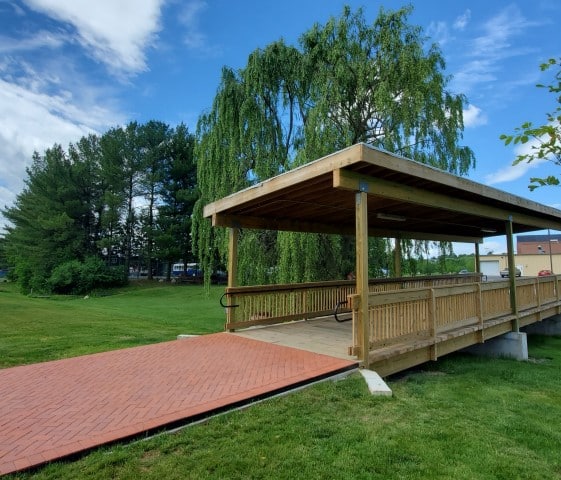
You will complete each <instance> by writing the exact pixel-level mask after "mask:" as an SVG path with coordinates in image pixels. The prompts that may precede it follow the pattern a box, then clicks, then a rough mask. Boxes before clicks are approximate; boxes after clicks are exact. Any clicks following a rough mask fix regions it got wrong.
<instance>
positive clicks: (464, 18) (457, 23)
mask: <svg viewBox="0 0 561 480" xmlns="http://www.w3.org/2000/svg"><path fill="white" fill-rule="evenodd" d="M470 18H471V10H469V9H467V10H466V11H465V12H464V13H462V14H461V15H460V16H459V17H458V18H456V20H454V24H453V27H454V29H455V30H464V29H465V28H466V26H467V24H468V23H469V20H470Z"/></svg>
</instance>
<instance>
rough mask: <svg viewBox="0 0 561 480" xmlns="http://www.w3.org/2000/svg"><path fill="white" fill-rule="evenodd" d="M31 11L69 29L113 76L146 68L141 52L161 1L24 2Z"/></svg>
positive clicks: (156, 25) (154, 25)
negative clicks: (56, 21)
mask: <svg viewBox="0 0 561 480" xmlns="http://www.w3.org/2000/svg"><path fill="white" fill-rule="evenodd" d="M24 1H25V3H26V4H27V5H28V6H29V7H30V8H32V9H34V10H36V11H39V12H42V13H44V14H46V15H48V16H50V17H52V18H54V19H56V20H59V21H61V22H65V23H67V24H70V25H72V26H73V27H74V28H75V29H76V32H77V41H78V42H79V43H80V44H81V45H82V46H83V47H84V49H85V50H86V51H88V52H90V53H91V55H92V56H93V57H94V58H95V59H96V60H98V61H100V62H102V63H104V64H106V65H108V66H109V67H110V69H112V70H113V71H114V72H116V73H125V74H127V73H136V72H140V71H143V70H145V69H146V68H147V66H146V58H145V49H146V48H147V47H148V46H150V45H151V43H152V42H153V41H154V39H155V35H156V33H157V32H158V30H159V28H160V10H161V7H162V5H163V2H164V0H118V1H115V0H97V1H95V2H86V1H77V0H24Z"/></svg>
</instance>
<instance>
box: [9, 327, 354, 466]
mask: <svg viewBox="0 0 561 480" xmlns="http://www.w3.org/2000/svg"><path fill="white" fill-rule="evenodd" d="M353 365H354V363H353V362H349V361H347V360H341V359H337V358H333V357H329V356H325V355H318V354H315V353H310V352H306V351H303V350H297V349H294V348H288V347H282V346H279V345H272V344H269V343H265V342H261V341H257V340H250V339H247V338H242V337H238V336H235V335H230V334H228V333H218V334H213V335H205V336H201V337H196V338H191V339H186V340H176V341H173V342H166V343H160V344H155V345H148V346H144V347H136V348H129V349H125V350H116V351H112V352H106V353H100V354H94V355H86V356H82V357H76V358H69V359H65V360H57V361H53V362H45V363H39V364H35V365H26V366H21V367H15V368H7V369H4V370H0V475H1V474H6V473H10V472H14V471H18V470H23V469H26V468H30V467H34V466H37V465H40V464H42V463H45V462H48V461H52V460H55V459H59V458H62V457H65V456H68V455H72V454H75V453H79V452H81V451H84V450H87V449H90V448H93V447H96V446H99V445H102V444H105V443H109V442H112V441H115V440H119V439H123V438H127V437H129V436H133V435H138V434H141V433H143V432H146V431H151V430H154V429H157V428H159V427H163V426H165V425H168V426H169V425H173V424H174V423H177V422H180V421H189V419H191V420H192V419H194V418H197V417H198V416H200V415H205V414H210V413H212V412H216V411H217V410H220V409H225V408H228V407H232V406H236V405H239V404H242V403H244V402H248V401H251V400H252V399H255V398H256V397H257V398H259V397H262V396H266V395H267V394H273V393H275V392H278V391H281V390H283V389H286V388H290V387H291V386H296V385H299V384H303V383H307V382H310V381H313V379H318V378H321V377H323V376H328V375H330V374H334V373H337V372H340V371H345V370H348V369H350V368H352V367H353Z"/></svg>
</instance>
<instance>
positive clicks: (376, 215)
mask: <svg viewBox="0 0 561 480" xmlns="http://www.w3.org/2000/svg"><path fill="white" fill-rule="evenodd" d="M360 191H362V192H367V193H368V227H369V234H370V235H371V236H387V237H403V238H415V239H421V240H422V239H428V240H447V241H465V242H479V241H481V240H482V238H484V237H490V236H496V235H501V234H506V232H507V223H508V221H509V219H512V228H513V233H525V232H531V231H535V230H542V229H546V228H551V229H554V230H561V211H559V210H557V209H554V208H551V207H547V206H545V205H541V204H539V203H536V202H532V201H530V200H527V199H525V198H522V197H518V196H516V195H512V194H509V193H507V192H504V191H501V190H498V189H495V188H491V187H488V186H486V185H482V184H480V183H476V182H474V181H471V180H468V179H467V178H463V177H458V176H456V175H453V174H450V173H447V172H445V171H442V170H439V169H436V168H433V167H430V166H427V165H425V164H422V163H419V162H416V161H413V160H409V159H407V158H404V157H401V156H397V155H394V154H391V153H388V152H385V151H383V150H379V149H376V148H373V147H371V146H368V145H366V144H357V145H353V146H352V147H349V148H346V149H344V150H341V151H338V152H336V153H333V154H331V155H328V156H326V157H323V158H320V159H319V160H316V161H314V162H311V163H308V164H306V165H303V166H302V167H299V168H296V169H294V170H290V171H288V172H286V173H283V174H281V175H278V176H276V177H273V178H271V179H269V180H266V181H264V182H261V183H258V184H256V185H254V186H251V187H249V188H247V189H245V190H242V191H240V192H237V193H234V194H232V195H229V196H227V197H225V198H222V199H220V200H217V201H215V202H213V203H210V204H209V205H207V206H206V207H205V208H204V216H205V217H211V218H212V222H213V225H214V226H222V227H236V228H258V229H270V230H288V231H304V232H316V233H340V234H352V235H354V233H355V193H356V192H360Z"/></svg>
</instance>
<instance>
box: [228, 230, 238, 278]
mask: <svg viewBox="0 0 561 480" xmlns="http://www.w3.org/2000/svg"><path fill="white" fill-rule="evenodd" d="M239 233H240V231H239V230H238V229H237V228H230V238H229V241H228V286H229V287H237V286H238V237H239Z"/></svg>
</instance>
